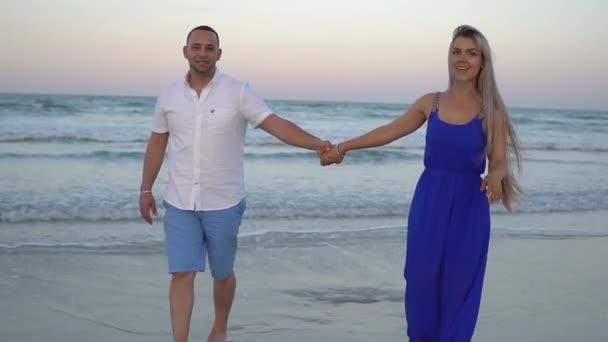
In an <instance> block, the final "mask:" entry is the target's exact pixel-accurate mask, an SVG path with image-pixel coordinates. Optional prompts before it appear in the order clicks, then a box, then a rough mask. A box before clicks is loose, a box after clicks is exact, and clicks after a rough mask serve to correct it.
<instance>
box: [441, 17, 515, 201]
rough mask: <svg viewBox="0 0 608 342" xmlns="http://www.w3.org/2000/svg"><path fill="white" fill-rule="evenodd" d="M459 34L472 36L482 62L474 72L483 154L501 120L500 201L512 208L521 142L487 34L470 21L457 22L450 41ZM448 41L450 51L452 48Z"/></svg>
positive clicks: (490, 147) (487, 151)
mask: <svg viewBox="0 0 608 342" xmlns="http://www.w3.org/2000/svg"><path fill="white" fill-rule="evenodd" d="M458 37H466V38H472V39H474V40H475V41H476V42H477V45H478V47H479V49H480V50H481V56H482V65H481V70H480V71H479V75H478V76H477V92H478V95H479V96H480V97H481V101H482V111H483V117H484V126H485V127H486V139H487V142H486V150H485V153H486V155H488V156H489V154H490V152H491V151H492V144H493V143H494V137H495V127H496V126H495V123H494V121H495V120H497V119H498V120H501V122H500V123H499V124H500V126H502V127H504V128H505V131H506V138H507V146H506V147H507V160H506V164H507V165H506V166H507V175H506V177H505V178H503V179H502V191H503V197H502V203H503V205H504V206H505V208H507V209H508V210H509V211H511V204H512V203H513V202H514V201H515V200H517V199H518V198H519V197H520V196H521V195H522V189H521V186H520V185H519V184H518V183H517V181H516V180H515V177H514V175H513V166H515V167H516V168H517V170H518V172H519V173H521V165H522V155H521V145H520V143H519V139H518V138H517V134H516V133H515V129H514V128H513V123H512V122H511V117H510V115H509V113H508V112H507V108H506V106H505V104H504V102H503V101H502V97H501V96H500V93H499V91H498V87H497V85H496V78H495V77H494V66H493V63H492V51H491V49H490V44H489V43H488V40H487V39H486V37H485V36H484V35H483V34H482V33H481V32H480V31H479V30H477V29H476V28H474V27H472V26H469V25H461V26H458V27H457V28H456V29H455V30H454V32H453V34H452V43H454V40H456V38H458ZM452 43H450V51H451V48H452V46H451V45H452ZM453 84H454V78H453V77H452V75H451V74H450V83H449V85H450V86H452V85H453ZM496 112H502V113H503V115H500V116H497V115H496Z"/></svg>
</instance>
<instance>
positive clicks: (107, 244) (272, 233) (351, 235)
mask: <svg viewBox="0 0 608 342" xmlns="http://www.w3.org/2000/svg"><path fill="white" fill-rule="evenodd" d="M406 232H407V227H406V226H405V225H393V226H377V227H367V228H360V229H327V230H322V229H318V230H304V231H289V230H257V231H251V232H246V233H241V234H239V243H240V245H241V247H242V248H247V247H249V246H255V248H259V247H288V246H312V245H314V246H325V245H328V244H329V245H339V244H344V243H351V242H353V241H365V242H370V241H371V240H373V241H380V242H381V241H391V242H392V241H395V239H398V240H401V239H403V240H405V237H406V235H407V234H406ZM492 235H493V236H495V237H508V238H515V239H543V240H549V239H556V240H569V239H594V238H608V232H599V231H593V230H584V229H581V228H576V229H575V228H571V229H562V230H549V229H547V228H543V227H529V228H517V227H505V226H494V227H492ZM163 243H164V241H163V238H162V237H161V236H160V235H159V237H158V238H156V239H155V238H146V239H135V238H132V240H126V241H116V240H113V241H71V242H59V241H54V242H53V241H16V242H12V243H0V250H5V251H7V250H8V251H17V250H24V249H25V250H47V249H68V250H69V249H76V250H96V251H125V252H130V253H136V252H137V251H138V250H139V251H141V250H144V249H148V250H154V251H157V252H160V251H161V250H162V246H163Z"/></svg>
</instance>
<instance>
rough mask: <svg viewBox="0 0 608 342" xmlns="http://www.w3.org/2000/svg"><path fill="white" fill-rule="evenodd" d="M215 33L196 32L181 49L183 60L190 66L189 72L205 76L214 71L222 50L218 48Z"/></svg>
mask: <svg viewBox="0 0 608 342" xmlns="http://www.w3.org/2000/svg"><path fill="white" fill-rule="evenodd" d="M218 45H219V44H218V41H217V37H216V35H215V33H213V32H209V31H202V30H196V31H194V32H192V33H191V34H190V38H188V41H187V42H186V46H184V48H183V52H184V58H186V59H187V60H188V64H190V71H194V72H197V73H200V74H207V73H210V72H213V70H215V63H217V61H219V60H220V57H221V56H222V50H221V49H220V48H219V46H218Z"/></svg>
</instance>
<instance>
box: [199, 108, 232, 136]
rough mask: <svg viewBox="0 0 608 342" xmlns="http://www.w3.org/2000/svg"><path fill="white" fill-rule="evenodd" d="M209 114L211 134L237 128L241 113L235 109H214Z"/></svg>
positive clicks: (208, 127) (208, 123)
mask: <svg viewBox="0 0 608 342" xmlns="http://www.w3.org/2000/svg"><path fill="white" fill-rule="evenodd" d="M208 113H209V119H208V120H207V129H209V130H210V131H211V132H227V131H230V130H234V129H235V128H236V126H237V123H238V117H239V113H238V111H237V110H236V108H234V107H227V106H222V107H213V108H211V109H209V111H208Z"/></svg>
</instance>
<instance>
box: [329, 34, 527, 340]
mask: <svg viewBox="0 0 608 342" xmlns="http://www.w3.org/2000/svg"><path fill="white" fill-rule="evenodd" d="M448 63H449V87H448V88H447V90H445V91H443V92H438V93H432V94H427V95H424V96H422V97H421V98H419V99H418V100H417V101H416V102H415V103H414V104H413V105H412V106H411V108H410V109H409V110H408V111H407V113H405V114H403V115H402V116H401V117H399V118H397V119H396V120H395V121H393V122H391V123H389V124H387V125H384V126H381V127H378V128H376V129H374V130H372V131H370V132H368V133H366V134H364V135H361V136H359V137H357V138H354V139H351V140H347V141H344V142H342V143H340V144H337V145H335V146H333V148H332V149H330V150H328V151H325V153H324V154H323V155H322V158H321V162H322V164H324V165H327V164H329V163H332V162H336V163H339V162H341V161H342V159H343V158H344V156H345V155H346V154H347V153H348V151H351V150H357V149H363V148H370V147H376V146H382V145H385V144H388V143H390V142H392V141H394V140H396V139H399V138H401V137H404V136H406V135H408V134H410V133H412V132H414V131H415V130H417V129H418V128H420V127H421V126H422V125H423V124H424V122H425V121H428V123H427V132H426V147H425V151H424V166H425V169H424V171H423V172H422V175H421V176H420V179H419V181H418V184H417V186H416V191H415V193H414V198H413V200H412V204H411V207H410V213H409V216H408V231H407V254H406V261H405V270H404V276H405V279H406V284H407V286H406V290H405V311H406V318H407V321H408V330H407V332H408V336H409V337H410V341H458V342H460V341H470V340H471V338H472V336H473V331H474V329H475V324H476V321H477V316H478V312H479V305H480V301H481V292H482V285H483V278H484V273H485V266H486V258H487V251H488V243H489V238H490V209H489V204H491V203H494V202H496V201H498V200H502V203H503V204H504V206H505V207H506V208H507V209H509V210H510V209H511V203H512V202H513V200H514V199H515V198H516V197H517V196H518V195H519V193H520V188H519V186H518V185H517V183H516V182H515V180H514V178H513V176H512V174H511V167H510V165H511V164H516V166H517V167H518V169H520V168H521V157H520V148H519V142H518V139H517V136H516V134H515V131H514V129H513V125H512V123H511V120H510V118H509V114H508V113H507V109H506V107H505V105H504V103H503V101H502V98H501V96H500V94H499V92H498V88H497V86H496V81H495V79H494V70H493V66H492V56H491V51H490V47H489V44H488V41H487V40H486V38H485V37H484V36H483V35H482V34H481V32H479V31H478V30H477V29H475V28H473V27H471V26H466V25H464V26H460V27H458V28H456V30H454V33H453V39H452V42H451V44H450V48H449V57H448ZM507 152H509V153H507ZM486 161H487V162H488V173H487V174H486V176H485V177H483V178H482V177H481V174H483V173H484V171H485V169H486Z"/></svg>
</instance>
